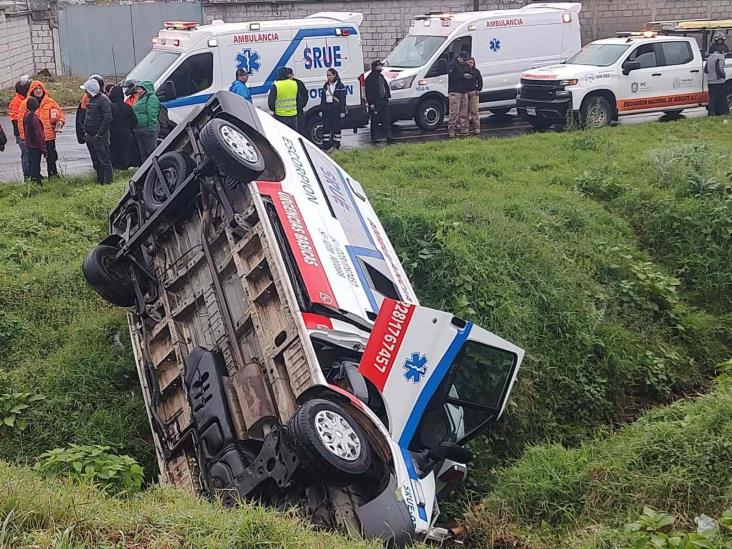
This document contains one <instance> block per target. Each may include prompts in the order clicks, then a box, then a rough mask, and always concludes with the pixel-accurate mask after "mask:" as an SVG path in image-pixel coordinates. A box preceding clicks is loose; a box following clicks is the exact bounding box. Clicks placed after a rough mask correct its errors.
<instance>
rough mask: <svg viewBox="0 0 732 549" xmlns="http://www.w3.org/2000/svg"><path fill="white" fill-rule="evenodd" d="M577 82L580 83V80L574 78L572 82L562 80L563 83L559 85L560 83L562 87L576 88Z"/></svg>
mask: <svg viewBox="0 0 732 549" xmlns="http://www.w3.org/2000/svg"><path fill="white" fill-rule="evenodd" d="M577 82H578V80H577V79H576V78H574V79H572V80H562V81H561V82H559V83H560V84H561V85H562V86H576V85H577Z"/></svg>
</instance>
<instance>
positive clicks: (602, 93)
mask: <svg viewBox="0 0 732 549" xmlns="http://www.w3.org/2000/svg"><path fill="white" fill-rule="evenodd" d="M593 97H604V98H605V99H607V102H608V103H610V108H611V109H612V110H613V119H617V117H618V105H617V101H616V99H615V94H614V93H613V92H611V91H610V90H595V91H592V92H590V93H588V94H587V95H586V96H585V98H584V99H583V100H582V105H581V106H580V109H582V107H584V106H585V104H586V103H587V102H588V101H589V100H590V99H592V98H593Z"/></svg>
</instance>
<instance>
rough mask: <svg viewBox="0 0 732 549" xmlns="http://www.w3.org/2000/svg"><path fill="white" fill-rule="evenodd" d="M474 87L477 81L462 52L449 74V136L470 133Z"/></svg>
mask: <svg viewBox="0 0 732 549" xmlns="http://www.w3.org/2000/svg"><path fill="white" fill-rule="evenodd" d="M474 89H475V81H474V77H473V74H472V73H471V72H470V68H469V67H468V63H467V55H466V54H465V53H464V52H460V53H459V54H458V56H457V58H456V59H455V61H454V62H453V64H452V66H451V67H450V72H449V74H448V76H447V91H448V96H449V98H450V104H449V109H450V115H449V118H448V122H447V135H448V137H450V138H453V137H456V136H461V137H464V136H466V135H468V127H467V126H468V93H469V92H470V91H472V90H474Z"/></svg>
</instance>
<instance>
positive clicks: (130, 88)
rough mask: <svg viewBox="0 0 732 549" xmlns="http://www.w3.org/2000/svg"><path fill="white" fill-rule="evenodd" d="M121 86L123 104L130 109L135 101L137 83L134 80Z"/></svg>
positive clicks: (126, 81) (127, 81)
mask: <svg viewBox="0 0 732 549" xmlns="http://www.w3.org/2000/svg"><path fill="white" fill-rule="evenodd" d="M121 85H122V90H123V91H124V93H125V103H127V104H128V105H129V106H130V107H134V106H135V101H137V91H136V90H137V82H136V81H135V80H125V81H124V82H122V84H121Z"/></svg>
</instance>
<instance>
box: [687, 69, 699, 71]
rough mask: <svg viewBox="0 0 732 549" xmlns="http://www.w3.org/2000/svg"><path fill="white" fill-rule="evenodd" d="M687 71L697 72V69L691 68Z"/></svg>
mask: <svg viewBox="0 0 732 549" xmlns="http://www.w3.org/2000/svg"><path fill="white" fill-rule="evenodd" d="M689 72H699V69H691V70H690V71H689Z"/></svg>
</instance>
